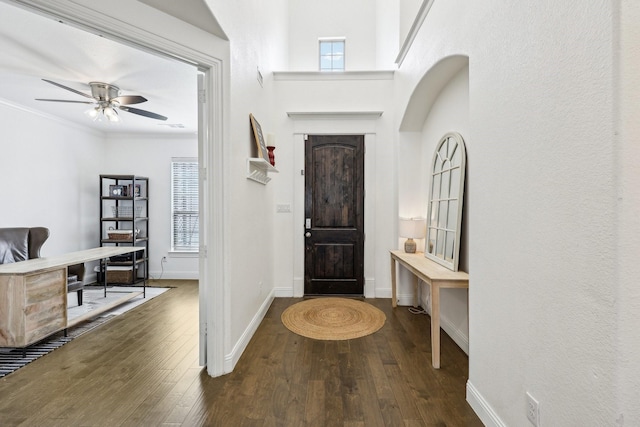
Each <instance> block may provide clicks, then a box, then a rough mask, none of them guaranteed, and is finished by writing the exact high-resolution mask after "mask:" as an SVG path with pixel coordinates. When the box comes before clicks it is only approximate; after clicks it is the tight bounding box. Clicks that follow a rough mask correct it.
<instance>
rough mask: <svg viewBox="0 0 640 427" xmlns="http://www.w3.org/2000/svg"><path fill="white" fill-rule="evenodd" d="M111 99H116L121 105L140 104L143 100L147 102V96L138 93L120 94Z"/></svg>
mask: <svg viewBox="0 0 640 427" xmlns="http://www.w3.org/2000/svg"><path fill="white" fill-rule="evenodd" d="M112 101H116V102H118V103H120V104H122V105H125V104H127V105H128V104H140V103H143V102H147V98H145V97H144V96H140V95H122V96H118V97H117V98H113V99H112Z"/></svg>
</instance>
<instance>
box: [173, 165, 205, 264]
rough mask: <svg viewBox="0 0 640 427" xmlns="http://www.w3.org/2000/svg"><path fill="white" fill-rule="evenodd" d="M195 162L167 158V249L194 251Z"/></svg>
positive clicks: (196, 213) (196, 214)
mask: <svg viewBox="0 0 640 427" xmlns="http://www.w3.org/2000/svg"><path fill="white" fill-rule="evenodd" d="M198 219H199V209H198V159H197V158H174V159H171V250H172V251H175V252H198V250H199V239H198V229H199V222H198Z"/></svg>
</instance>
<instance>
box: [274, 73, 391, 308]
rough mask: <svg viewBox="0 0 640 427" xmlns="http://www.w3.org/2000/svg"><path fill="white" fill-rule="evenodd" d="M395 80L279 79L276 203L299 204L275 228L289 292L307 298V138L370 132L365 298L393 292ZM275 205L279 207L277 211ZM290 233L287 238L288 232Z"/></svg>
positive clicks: (279, 271)
mask: <svg viewBox="0 0 640 427" xmlns="http://www.w3.org/2000/svg"><path fill="white" fill-rule="evenodd" d="M392 88H393V81H392V80H390V79H385V78H380V79H375V80H314V81H309V80H306V81H299V80H296V78H295V77H293V78H292V79H291V80H288V79H283V80H278V81H277V82H276V90H277V93H278V106H277V108H278V110H277V111H278V112H279V117H280V120H279V121H278V125H279V126H278V128H277V134H278V135H282V136H281V137H280V138H279V141H280V142H279V144H278V146H277V148H276V166H277V167H278V168H279V169H280V170H281V173H279V174H278V175H277V176H275V177H274V181H272V183H270V184H269V185H272V184H273V187H274V190H275V191H276V195H277V196H276V200H275V201H274V202H275V203H291V205H292V209H293V210H292V213H291V214H276V218H275V223H274V226H275V231H276V233H277V234H278V235H279V236H283V238H282V239H278V242H277V245H278V248H279V251H278V253H280V254H282V256H279V257H278V259H277V260H275V262H276V266H277V268H276V270H275V277H276V284H277V286H278V288H279V289H278V290H279V292H280V294H281V295H282V296H287V295H295V296H302V281H303V277H304V265H303V260H304V256H303V255H304V237H303V232H304V230H303V224H304V176H302V175H301V174H300V171H301V170H302V169H304V142H303V140H302V135H303V134H304V133H309V134H314V133H315V134H341V133H344V134H366V135H365V145H366V153H365V171H364V174H365V192H366V196H365V233H366V240H365V266H364V270H365V271H364V273H365V295H366V296H368V297H373V296H377V297H389V296H390V294H391V291H390V272H389V253H388V251H389V249H391V248H393V247H394V246H395V244H396V241H395V237H394V236H395V234H394V233H395V224H396V222H397V211H396V195H395V190H394V188H395V186H396V184H395V183H396V179H395V174H394V165H393V158H394V143H393V136H392V135H393V132H392V126H393V114H391V113H390V111H389V109H388V105H389V100H390V99H391V98H392ZM345 111H350V112H358V111H359V112H363V113H366V112H371V111H380V112H383V113H382V116H381V117H375V118H370V117H366V114H363V116H360V117H358V116H355V117H349V116H348V115H345V116H341V115H340V114H339V113H340V112H345ZM287 112H318V113H327V112H334V113H336V114H335V115H334V116H332V117H329V118H327V117H323V116H322V115H321V114H319V115H317V116H315V117H314V116H313V115H311V116H308V117H306V118H305V117H302V118H299V119H292V118H289V117H287ZM275 203H274V205H273V206H272V209H273V210H274V211H275ZM285 236H286V237H285Z"/></svg>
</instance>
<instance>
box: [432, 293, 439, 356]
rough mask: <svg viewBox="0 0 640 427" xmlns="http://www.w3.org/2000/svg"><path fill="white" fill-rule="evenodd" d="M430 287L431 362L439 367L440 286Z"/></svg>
mask: <svg viewBox="0 0 640 427" xmlns="http://www.w3.org/2000/svg"><path fill="white" fill-rule="evenodd" d="M430 287H431V364H432V365H433V367H434V368H435V369H440V286H439V285H438V284H433V283H431V284H430Z"/></svg>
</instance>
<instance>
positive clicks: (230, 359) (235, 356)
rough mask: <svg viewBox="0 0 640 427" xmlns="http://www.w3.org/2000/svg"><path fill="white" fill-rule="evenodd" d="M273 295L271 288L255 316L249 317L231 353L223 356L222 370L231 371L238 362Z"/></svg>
mask: <svg viewBox="0 0 640 427" xmlns="http://www.w3.org/2000/svg"><path fill="white" fill-rule="evenodd" d="M274 295H275V292H274V291H273V290H272V291H271V292H270V293H269V295H267V297H266V298H265V300H264V301H263V302H262V305H261V306H260V309H259V310H258V312H257V313H256V314H255V316H253V319H251V322H249V325H248V326H247V328H246V329H245V330H244V332H243V334H242V336H241V337H240V339H239V340H238V342H236V345H234V346H233V350H231V353H229V354H228V355H226V356H225V358H224V372H232V371H233V369H234V368H235V366H236V363H238V360H240V356H242V353H243V352H244V350H245V349H246V348H247V345H249V341H251V338H252V337H253V334H255V333H256V330H257V329H258V326H260V323H261V322H262V319H264V316H265V315H266V314H267V310H269V307H270V306H271V303H272V302H273V298H274Z"/></svg>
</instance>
